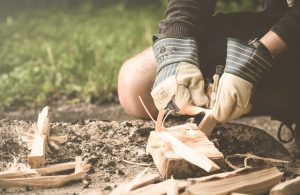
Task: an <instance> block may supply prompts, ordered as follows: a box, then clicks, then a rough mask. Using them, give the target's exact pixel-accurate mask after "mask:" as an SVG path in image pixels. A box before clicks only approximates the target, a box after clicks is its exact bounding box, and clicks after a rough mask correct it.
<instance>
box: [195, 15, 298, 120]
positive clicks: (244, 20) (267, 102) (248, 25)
mask: <svg viewBox="0 0 300 195" xmlns="http://www.w3.org/2000/svg"><path fill="white" fill-rule="evenodd" d="M281 17H282V14H276V13H269V12H257V13H256V12H249V13H248V12H247V13H244V12H243V13H232V14H218V15H216V16H214V17H213V19H212V22H211V25H210V26H211V27H210V29H209V30H208V31H207V35H206V37H207V39H205V40H206V41H207V42H205V43H199V47H200V53H199V56H200V63H201V70H202V73H203V74H204V77H205V78H207V79H208V80H209V79H211V78H212V75H213V74H214V72H215V67H216V66H217V65H225V59H226V44H227V38H229V37H231V38H238V39H240V40H244V41H249V40H251V39H253V38H260V37H262V36H263V35H264V34H266V33H267V32H268V31H269V30H270V28H271V27H272V26H273V25H274V24H275V23H276V22H277V21H278V20H279V19H280V18H281ZM202 40H203V39H202ZM299 48H300V47H299ZM298 70H300V51H287V52H285V53H284V54H281V55H280V56H278V57H277V58H276V60H275V64H274V66H273V69H272V71H271V72H270V73H269V75H268V76H267V77H266V78H265V79H264V80H262V81H261V82H260V83H259V84H258V85H257V86H256V88H255V92H254V94H253V97H252V98H251V103H252V105H253V109H252V111H251V113H250V115H273V116H277V118H281V116H280V115H283V116H285V117H286V116H287V114H290V113H292V110H294V108H295V106H296V104H298V101H299V97H300V96H299V91H300V82H299V81H300V79H299V78H300V75H298V74H299V71H298ZM293 117H294V116H293ZM288 118H289V119H291V117H288ZM281 120H282V119H281Z"/></svg>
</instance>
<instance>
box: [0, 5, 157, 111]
mask: <svg viewBox="0 0 300 195" xmlns="http://www.w3.org/2000/svg"><path fill="white" fill-rule="evenodd" d="M162 13H163V11H162V9H157V7H146V8H145V7H135V8H134V9H129V8H128V7H126V6H125V5H124V4H122V3H118V4H115V5H111V6H106V7H104V8H97V9H94V8H92V7H91V6H89V4H87V5H85V6H81V7H80V8H76V9H68V8H56V9H55V8H52V9H33V10H23V11H22V12H19V13H14V14H11V15H6V16H4V17H2V18H1V21H0V91H1V93H0V106H1V107H4V108H8V107H10V108H14V107H17V106H24V105H25V106H33V105H40V104H43V103H45V102H46V101H49V100H51V99H53V97H54V96H57V94H59V96H68V97H69V99H72V100H73V101H78V100H80V101H81V100H83V101H86V102H91V101H96V102H101V101H106V100H111V99H113V98H114V94H115V91H116V83H117V74H118V70H119V67H120V65H121V64H122V62H123V61H124V60H125V59H127V58H128V57H130V56H132V55H134V54H135V53H137V52H139V51H141V50H142V49H143V48H145V47H147V46H150V45H151V39H152V34H153V33H154V32H155V31H156V26H157V21H159V18H160V17H161V16H162Z"/></svg>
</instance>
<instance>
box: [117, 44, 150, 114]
mask: <svg viewBox="0 0 300 195" xmlns="http://www.w3.org/2000/svg"><path fill="white" fill-rule="evenodd" d="M155 73H156V64H155V59H154V56H153V53H152V51H151V50H150V49H147V50H145V51H144V52H142V53H140V54H139V55H137V56H135V57H133V58H131V59H129V60H127V61H126V62H125V63H124V64H123V65H122V67H121V69H120V72H119V78H118V95H119V101H120V104H121V106H122V107H123V108H124V110H125V111H126V112H127V113H128V114H130V115H132V116H135V117H138V118H149V117H148V115H147V113H146V112H145V110H144V108H143V107H142V104H141V102H140V101H139V96H141V97H142V99H143V102H144V103H145V104H146V106H147V108H148V109H149V111H150V113H151V114H156V108H155V106H154V104H153V101H152V98H151V95H150V91H151V87H152V84H153V81H154V78H155Z"/></svg>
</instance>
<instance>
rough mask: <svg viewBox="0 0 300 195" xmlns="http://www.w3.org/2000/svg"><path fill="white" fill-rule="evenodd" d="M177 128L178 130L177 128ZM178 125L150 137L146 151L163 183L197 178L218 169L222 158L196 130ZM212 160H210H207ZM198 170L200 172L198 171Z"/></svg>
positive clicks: (203, 135)
mask: <svg viewBox="0 0 300 195" xmlns="http://www.w3.org/2000/svg"><path fill="white" fill-rule="evenodd" d="M177 127H179V128H177ZM191 128H192V126H189V125H180V126H175V127H171V128H167V130H165V131H159V132H158V131H152V132H151V133H150V136H149V139H148V143H147V147H146V151H147V152H148V153H150V154H151V155H152V158H153V161H154V163H155V165H156V167H157V168H158V170H159V172H160V173H161V175H162V176H163V178H164V179H167V178H170V177H171V175H173V176H174V178H176V179H182V178H188V177H196V176H202V175H205V174H207V173H206V172H205V171H204V170H206V171H208V172H212V171H216V170H218V169H219V167H218V165H217V164H216V163H215V162H213V161H211V160H214V161H216V162H223V161H224V156H223V154H222V153H221V152H220V151H219V150H218V149H217V148H216V147H215V146H214V144H213V143H212V142H211V141H209V140H208V138H207V136H206V135H205V134H204V133H202V132H201V131H198V130H197V127H196V126H195V128H194V129H191ZM210 159H211V160H210ZM199 167H201V168H199Z"/></svg>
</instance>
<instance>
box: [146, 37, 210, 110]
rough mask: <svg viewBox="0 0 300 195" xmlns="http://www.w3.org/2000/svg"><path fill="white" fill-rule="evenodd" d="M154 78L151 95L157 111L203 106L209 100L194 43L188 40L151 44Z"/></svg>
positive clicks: (163, 39)
mask: <svg viewBox="0 0 300 195" xmlns="http://www.w3.org/2000/svg"><path fill="white" fill-rule="evenodd" d="M153 52H154V55H155V58H156V60H157V64H158V66H157V76H156V79H155V81H154V85H153V89H152V91H151V95H152V98H153V100H154V103H155V106H156V107H157V109H158V110H162V109H165V110H172V111H173V113H177V114H183V113H180V110H181V109H182V108H183V107H184V106H185V105H188V104H193V105H196V106H204V105H207V104H208V97H207V96H206V94H205V92H204V86H205V84H204V80H203V76H202V73H201V71H200V69H199V62H198V61H199V59H198V47H197V42H196V41H195V40H193V39H191V38H161V39H157V40H155V41H154V44H153Z"/></svg>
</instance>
